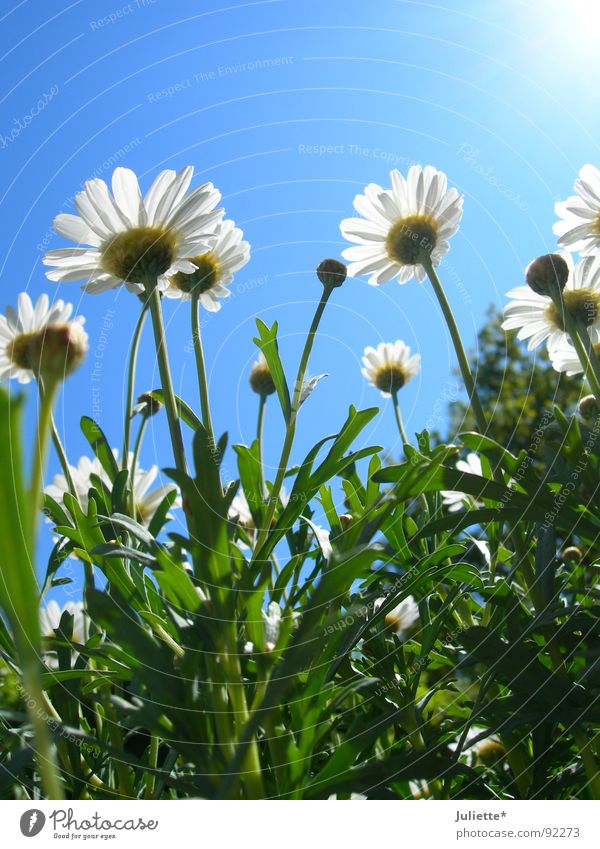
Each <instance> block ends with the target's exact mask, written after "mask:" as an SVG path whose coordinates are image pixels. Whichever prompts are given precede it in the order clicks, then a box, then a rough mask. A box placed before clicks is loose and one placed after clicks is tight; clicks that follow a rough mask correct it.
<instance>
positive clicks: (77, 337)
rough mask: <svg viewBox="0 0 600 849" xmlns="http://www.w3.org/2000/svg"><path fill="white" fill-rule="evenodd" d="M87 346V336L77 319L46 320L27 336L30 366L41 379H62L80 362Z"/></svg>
mask: <svg viewBox="0 0 600 849" xmlns="http://www.w3.org/2000/svg"><path fill="white" fill-rule="evenodd" d="M87 349H88V336H87V333H86V332H85V330H84V329H83V328H82V326H81V325H80V324H79V323H78V322H75V321H71V322H68V323H67V324H49V325H48V326H47V327H45V328H44V329H43V330H40V331H39V332H37V333H34V334H32V336H31V339H30V340H29V346H28V355H29V360H30V362H31V369H32V371H33V373H34V374H35V375H36V377H41V378H42V379H43V380H47V381H49V382H53V381H58V380H64V379H65V378H66V377H67V376H68V375H69V374H71V372H73V371H75V369H76V368H78V367H79V366H80V365H81V363H82V361H83V358H84V356H85V354H86V352H87Z"/></svg>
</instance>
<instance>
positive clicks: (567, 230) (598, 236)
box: [552, 165, 600, 256]
mask: <svg viewBox="0 0 600 849" xmlns="http://www.w3.org/2000/svg"><path fill="white" fill-rule="evenodd" d="M574 189H575V191H576V192H577V194H575V195H572V196H571V197H570V198H567V200H564V201H560V202H559V203H557V204H555V206H554V210H555V212H556V214H557V215H558V216H559V217H560V218H561V219H562V220H561V221H557V222H556V224H555V225H554V227H553V228H552V229H553V230H554V233H555V234H556V235H557V236H558V237H559V239H558V244H559V245H561V246H562V247H565V248H567V249H568V250H570V251H577V252H578V253H580V254H581V255H582V256H589V255H590V254H593V253H595V252H596V250H597V249H598V246H600V171H599V170H598V169H597V168H595V167H594V166H593V165H584V166H583V168H582V169H581V171H580V172H579V179H578V180H575V186H574Z"/></svg>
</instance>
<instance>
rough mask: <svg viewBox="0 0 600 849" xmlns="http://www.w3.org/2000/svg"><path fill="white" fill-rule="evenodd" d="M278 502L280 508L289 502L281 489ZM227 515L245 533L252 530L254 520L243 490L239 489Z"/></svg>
mask: <svg viewBox="0 0 600 849" xmlns="http://www.w3.org/2000/svg"><path fill="white" fill-rule="evenodd" d="M226 488H227V487H226ZM279 500H280V502H281V505H282V507H284V508H285V507H286V506H287V503H288V501H289V495H288V494H287V492H286V491H285V489H284V488H283V487H282V488H281V492H280V493H279ZM227 515H228V518H229V519H230V521H232V522H237V523H238V524H240V525H242V527H244V528H245V529H246V530H247V531H253V530H254V519H253V518H252V513H251V511H250V505H249V504H248V499H247V498H246V493H245V492H244V490H243V489H241V488H240V489H239V490H238V491H237V493H236V494H235V495H234V497H233V501H232V502H231V505H230V507H229V511H228V513H227Z"/></svg>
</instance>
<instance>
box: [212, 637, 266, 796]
mask: <svg viewBox="0 0 600 849" xmlns="http://www.w3.org/2000/svg"><path fill="white" fill-rule="evenodd" d="M221 659H222V661H223V666H224V672H225V677H226V679H227V690H228V692H229V699H230V701H231V707H232V709H233V718H234V724H235V728H236V739H237V740H238V741H239V738H240V736H241V733H240V732H241V731H243V729H244V728H245V726H246V725H247V723H248V720H249V719H250V713H249V711H248V702H247V700H246V692H245V689H244V682H243V680H242V670H241V667H240V661H239V658H238V655H237V641H236V638H235V633H233V634H230V635H228V643H227V645H226V646H225V647H224V649H223V651H222V652H221ZM241 777H242V779H243V782H244V786H245V788H246V793H247V795H248V798H249V799H263V798H264V787H263V780H262V769H261V765H260V754H259V751H258V745H257V743H256V739H255V738H254V737H252V739H251V740H250V742H249V744H248V748H247V751H246V755H245V757H244V760H243V774H242V776H241Z"/></svg>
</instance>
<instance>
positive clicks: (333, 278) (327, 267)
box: [317, 259, 348, 289]
mask: <svg viewBox="0 0 600 849" xmlns="http://www.w3.org/2000/svg"><path fill="white" fill-rule="evenodd" d="M347 274H348V269H347V268H346V266H345V265H344V263H343V262H340V261H339V260H337V259H324V260H323V261H322V262H320V263H319V265H318V266H317V277H318V278H319V280H320V281H321V283H322V284H323V286H325V287H328V288H330V289H333V288H335V287H336V286H341V285H342V283H343V282H344V280H345V279H346V276H347Z"/></svg>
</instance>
